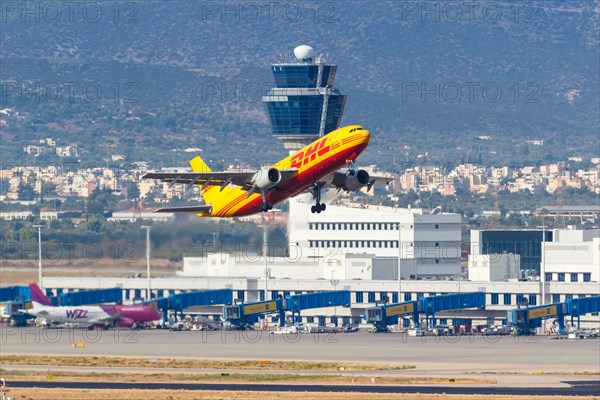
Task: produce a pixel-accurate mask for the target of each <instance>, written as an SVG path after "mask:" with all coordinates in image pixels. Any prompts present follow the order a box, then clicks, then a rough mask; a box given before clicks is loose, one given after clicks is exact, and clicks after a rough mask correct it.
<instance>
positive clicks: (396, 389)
mask: <svg viewBox="0 0 600 400" xmlns="http://www.w3.org/2000/svg"><path fill="white" fill-rule="evenodd" d="M567 383H568V382H567ZM10 386H11V387H12V388H34V387H38V388H43V389H54V388H62V389H88V390H102V389H117V390H126V389H145V390H159V389H166V390H210V391H252V392H318V393H323V392H345V393H350V392H353V393H422V394H434V393H445V394H456V395H461V394H462V395H476V394H479V395H503V396H516V395H521V396H598V395H600V384H599V382H598V381H597V380H596V381H578V382H574V383H573V384H572V386H570V387H566V388H531V387H526V388H521V387H473V386H461V387H457V386H392V385H379V386H376V385H290V384H254V383H253V384H239V383H139V382H135V383H119V382H19V381H15V382H10Z"/></svg>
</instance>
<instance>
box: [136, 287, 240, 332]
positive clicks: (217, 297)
mask: <svg viewBox="0 0 600 400" xmlns="http://www.w3.org/2000/svg"><path fill="white" fill-rule="evenodd" d="M232 301H233V292H232V290H231V289H216V290H198V291H194V292H185V293H178V294H170V295H169V296H166V297H161V298H158V299H153V300H147V301H144V302H142V304H145V305H147V306H149V307H152V308H154V309H156V310H161V311H162V313H163V324H166V323H167V320H168V312H169V310H171V311H173V312H175V314H177V312H179V313H180V314H183V310H185V309H186V308H188V307H194V306H207V305H217V304H231V303H232Z"/></svg>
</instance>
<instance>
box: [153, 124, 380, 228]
mask: <svg viewBox="0 0 600 400" xmlns="http://www.w3.org/2000/svg"><path fill="white" fill-rule="evenodd" d="M370 137H371V135H370V133H369V131H367V130H366V129H364V128H363V127H362V126H359V125H353V126H346V127H343V128H339V129H336V130H335V131H333V132H331V133H329V134H327V135H325V136H323V137H321V138H319V139H317V140H315V141H314V142H312V143H311V144H309V145H308V146H306V147H304V148H303V149H301V150H298V151H297V152H295V153H294V154H292V155H290V156H289V157H286V158H284V159H283V160H281V161H279V162H278V163H276V164H274V165H272V166H270V167H266V168H262V169H258V170H232V171H222V172H215V171H211V170H210V168H209V167H208V166H207V165H206V163H205V162H204V161H203V160H202V159H201V158H200V157H196V158H194V159H192V160H191V161H190V165H191V167H192V172H185V173H160V172H157V173H155V172H152V173H147V174H145V175H144V176H142V179H160V180H161V181H163V182H169V183H170V184H171V185H174V184H177V183H182V184H186V185H190V187H191V185H194V184H198V185H200V190H201V193H202V197H203V198H204V202H205V203H206V204H205V205H198V206H191V207H172V208H161V209H158V210H157V212H195V213H198V215H199V216H201V217H241V216H245V215H250V214H255V213H257V212H261V211H263V212H264V211H268V210H270V209H272V208H273V205H274V204H277V203H279V202H281V201H284V200H286V199H287V198H289V197H293V196H296V195H298V194H300V193H306V192H310V193H312V195H313V198H314V200H315V205H313V206H312V207H311V211H312V212H313V213H320V212H321V211H325V207H326V206H325V204H324V203H321V189H323V188H324V187H331V188H336V189H338V191H339V190H345V191H348V192H355V191H358V190H360V189H361V188H363V187H367V188H368V189H371V187H372V186H373V185H374V184H379V183H386V184H387V183H389V182H390V181H391V180H392V178H387V177H371V176H369V173H368V172H367V171H365V170H360V169H359V170H355V169H353V168H352V164H353V161H354V160H355V159H356V157H358V155H359V154H360V153H361V152H362V151H363V150H364V149H365V148H366V147H367V145H368V144H369V139H370ZM344 166H349V167H348V168H345V169H342V170H341V169H340V168H343V167H344Z"/></svg>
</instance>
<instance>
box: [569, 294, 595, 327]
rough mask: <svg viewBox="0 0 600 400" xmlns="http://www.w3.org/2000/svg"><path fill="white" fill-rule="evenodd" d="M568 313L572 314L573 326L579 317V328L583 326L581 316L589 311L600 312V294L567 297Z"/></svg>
mask: <svg viewBox="0 0 600 400" xmlns="http://www.w3.org/2000/svg"><path fill="white" fill-rule="evenodd" d="M565 303H566V304H567V314H569V315H570V316H571V326H573V322H574V318H575V317H577V329H579V328H580V327H581V316H582V315H585V314H589V313H597V312H600V296H593V297H578V298H576V299H567V301H565Z"/></svg>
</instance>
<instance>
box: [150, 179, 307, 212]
mask: <svg viewBox="0 0 600 400" xmlns="http://www.w3.org/2000/svg"><path fill="white" fill-rule="evenodd" d="M297 171H298V169H297V168H285V169H280V170H279V172H280V173H281V183H283V182H285V181H287V180H289V179H290V178H291V177H292V176H294V175H295V174H296V172H297ZM262 172H263V170H260V169H259V170H238V171H223V172H149V173H147V174H145V175H144V176H142V179H159V180H160V181H162V182H168V183H170V184H171V185H174V184H176V183H180V184H185V185H201V186H202V188H204V187H206V186H208V185H212V186H221V188H224V187H225V186H227V185H229V184H233V185H236V186H240V187H241V188H242V189H244V190H250V189H251V188H252V187H253V186H254V181H255V180H256V179H257V177H258V176H259V174H261V173H262ZM198 212H202V211H198Z"/></svg>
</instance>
